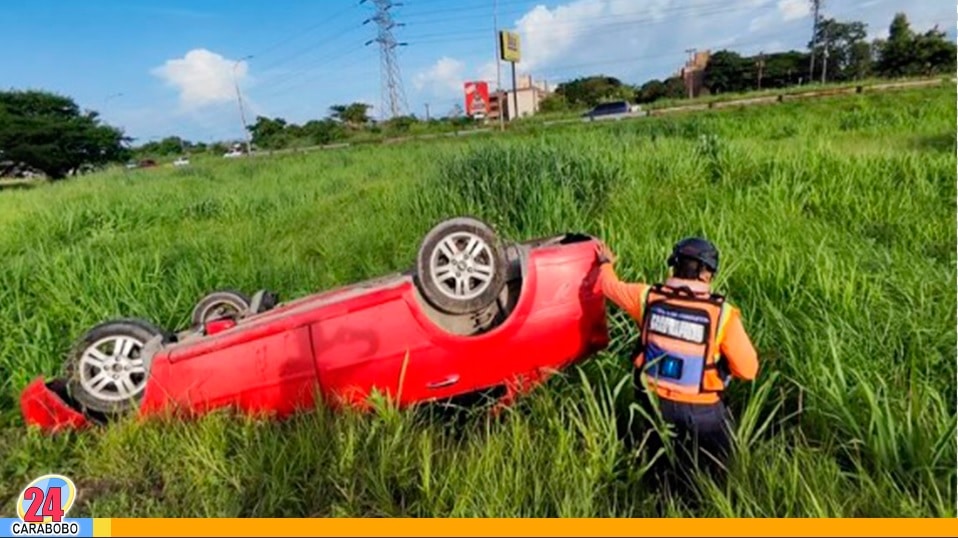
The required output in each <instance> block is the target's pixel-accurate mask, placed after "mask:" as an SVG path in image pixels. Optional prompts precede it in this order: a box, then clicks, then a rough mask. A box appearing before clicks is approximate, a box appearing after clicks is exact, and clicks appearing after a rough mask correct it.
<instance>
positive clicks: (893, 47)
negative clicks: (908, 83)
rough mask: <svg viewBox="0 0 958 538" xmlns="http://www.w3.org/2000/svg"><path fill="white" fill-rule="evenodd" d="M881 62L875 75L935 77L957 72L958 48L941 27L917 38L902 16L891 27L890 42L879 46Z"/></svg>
mask: <svg viewBox="0 0 958 538" xmlns="http://www.w3.org/2000/svg"><path fill="white" fill-rule="evenodd" d="M875 47H876V49H877V53H878V54H877V55H878V61H877V62H876V66H875V71H876V72H877V73H878V74H879V75H881V76H884V77H905V76H914V75H933V74H936V73H946V72H947V73H953V72H954V71H955V54H956V47H955V44H954V43H952V42H951V41H949V40H947V39H946V38H945V33H944V32H941V31H939V30H938V28H937V27H935V28H932V29H931V30H928V31H927V32H925V33H923V34H916V33H915V32H914V31H913V30H912V29H911V25H910V24H909V22H908V17H907V16H905V14H904V13H898V14H896V15H895V18H894V19H892V22H891V25H889V27H888V38H887V39H885V40H881V41H877V42H876V43H875Z"/></svg>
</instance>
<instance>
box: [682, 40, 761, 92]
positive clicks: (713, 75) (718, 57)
mask: <svg viewBox="0 0 958 538" xmlns="http://www.w3.org/2000/svg"><path fill="white" fill-rule="evenodd" d="M752 65H753V62H751V61H749V60H748V59H747V58H743V57H742V55H741V54H739V53H737V52H733V51H730V50H720V51H718V52H716V53H715V54H712V55H711V57H709V61H708V64H706V66H705V74H704V77H705V80H704V83H703V85H704V86H705V87H706V88H708V89H709V91H710V92H712V93H734V92H741V91H745V90H746V89H749V88H752V87H754V85H755V83H754V80H755V79H754V78H753V77H752ZM679 81H680V82H681V79H679Z"/></svg>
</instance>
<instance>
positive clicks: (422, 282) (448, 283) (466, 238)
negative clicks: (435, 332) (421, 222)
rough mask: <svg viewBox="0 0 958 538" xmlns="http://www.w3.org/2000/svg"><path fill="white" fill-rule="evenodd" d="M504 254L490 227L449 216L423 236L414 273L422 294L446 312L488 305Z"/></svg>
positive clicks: (498, 286)
mask: <svg viewBox="0 0 958 538" xmlns="http://www.w3.org/2000/svg"><path fill="white" fill-rule="evenodd" d="M505 274H506V258H505V253H504V251H503V248H502V247H501V245H500V243H499V240H498V238H497V237H496V234H495V232H494V231H493V229H492V228H491V227H490V226H489V225H487V224H486V223H484V222H482V221H480V220H477V219H474V218H470V217H459V218H454V219H449V220H446V221H443V222H441V223H439V224H438V225H437V226H435V227H434V228H433V229H432V230H430V232H429V233H428V234H427V235H426V237H425V239H423V242H422V246H421V247H420V249H419V256H418V260H417V277H418V282H419V286H420V289H421V291H422V293H423V295H424V296H425V297H426V300H428V301H429V302H430V303H432V304H433V305H434V306H435V307H436V308H438V309H440V310H443V311H444V312H447V313H450V314H469V313H473V312H476V311H479V310H481V309H483V308H485V307H486V306H489V305H490V304H491V303H492V302H493V301H495V300H496V298H497V297H498V296H499V293H500V291H501V290H502V286H503V285H504V284H505Z"/></svg>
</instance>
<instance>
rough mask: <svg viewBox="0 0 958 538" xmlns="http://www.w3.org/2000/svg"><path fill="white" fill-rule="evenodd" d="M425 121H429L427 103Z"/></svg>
mask: <svg viewBox="0 0 958 538" xmlns="http://www.w3.org/2000/svg"><path fill="white" fill-rule="evenodd" d="M426 121H427V122H428V121H429V103H426Z"/></svg>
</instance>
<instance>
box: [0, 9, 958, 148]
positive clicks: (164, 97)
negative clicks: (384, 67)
mask: <svg viewBox="0 0 958 538" xmlns="http://www.w3.org/2000/svg"><path fill="white" fill-rule="evenodd" d="M395 1H396V3H397V4H400V5H395V6H393V7H392V8H391V9H390V10H389V11H390V13H391V14H392V17H393V19H394V20H395V22H396V23H397V26H396V27H395V28H394V29H393V34H394V36H395V38H396V40H397V41H398V42H400V43H403V44H404V45H403V46H400V47H398V48H397V49H396V51H397V58H398V63H399V67H400V77H401V81H402V87H403V90H404V92H403V93H404V95H405V102H406V105H407V106H406V112H407V113H410V114H415V115H417V116H419V117H423V116H425V114H426V110H427V107H428V110H429V113H430V115H432V116H442V115H446V114H448V113H450V112H451V111H452V109H453V107H454V106H455V105H456V104H459V105H460V106H463V105H462V101H463V84H464V83H465V82H466V81H470V80H486V81H488V82H489V83H490V88H494V87H495V86H496V81H497V77H498V76H501V81H502V87H504V88H508V87H511V71H510V68H509V65H508V64H506V63H503V64H502V65H501V66H500V70H499V72H498V73H497V67H496V61H495V59H496V44H495V38H494V35H495V34H494V31H495V26H494V20H498V26H499V28H500V29H505V30H512V31H517V32H518V33H519V35H520V39H521V47H522V49H521V53H522V58H521V60H520V61H519V63H518V64H517V66H516V68H517V71H518V73H519V74H520V75H524V74H529V75H531V76H532V78H533V79H534V80H542V81H547V82H549V83H551V84H553V85H555V84H557V83H559V82H562V81H563V80H568V79H571V78H575V77H577V76H587V75H594V74H603V75H608V76H615V77H618V78H619V79H621V80H623V81H624V82H627V83H642V82H645V81H646V80H649V79H651V78H659V79H661V78H665V77H668V76H670V75H672V74H674V73H675V72H676V71H677V70H678V69H679V68H680V67H681V65H682V64H683V62H684V61H685V60H686V58H687V57H688V52H687V50H689V49H698V50H706V49H710V50H713V51H715V50H718V49H721V48H728V49H732V50H736V51H738V52H741V53H743V54H754V53H757V52H760V51H764V52H772V51H777V50H789V49H797V50H804V49H805V48H806V45H807V43H808V40H809V37H810V35H811V25H812V19H811V14H810V11H809V5H810V2H809V0H570V1H563V0H559V1H550V2H536V1H529V0H455V1H454V0H395ZM823 5H824V8H823V12H824V15H825V16H826V17H833V18H836V19H838V20H860V21H863V22H865V23H866V24H867V25H868V31H869V34H870V37H871V38H874V37H882V36H884V35H887V29H888V24H889V23H890V22H891V19H892V17H893V16H894V14H895V13H896V12H899V11H901V12H904V13H906V14H907V15H908V18H909V20H910V22H911V23H912V28H913V29H916V30H920V31H924V30H927V29H930V28H931V27H932V26H934V25H936V24H937V25H938V27H939V29H942V30H944V31H946V32H948V35H949V37H950V38H952V39H954V36H955V33H956V27H958V22H956V9H955V4H954V1H953V0H917V1H916V0H858V1H852V0H823ZM374 14H375V6H374V1H373V0H365V1H363V2H360V0H272V1H269V2H267V1H266V0H257V1H253V0H231V1H227V0H193V1H187V0H162V1H161V0H123V1H121V0H84V1H82V2H81V1H69V0H59V1H55V0H30V1H29V2H17V1H15V0H6V1H4V2H3V5H2V6H0V20H3V21H5V24H4V31H3V34H2V36H0V42H6V43H7V47H6V50H7V53H6V54H3V55H0V79H2V82H0V87H3V88H4V89H11V88H12V89H42V90H47V91H53V92H57V93H60V94H63V95H67V96H69V97H71V98H73V99H74V100H76V102H77V103H78V104H79V105H80V106H82V107H83V108H85V109H91V110H96V111H98V112H99V113H100V114H101V117H102V118H103V120H104V121H105V122H107V123H109V124H111V125H115V126H117V127H120V128H122V129H123V130H124V131H125V132H126V134H127V135H128V136H131V137H134V138H135V140H136V141H135V144H139V143H143V142H146V141H149V140H157V139H160V138H162V137H164V136H170V135H176V136H181V137H184V138H186V139H188V140H191V141H198V142H212V141H217V140H229V139H240V138H242V137H243V127H242V117H241V112H240V107H239V102H238V100H237V91H236V88H237V86H238V87H239V88H240V90H241V95H242V97H243V103H244V105H245V107H244V108H245V113H246V119H247V121H248V122H250V123H251V122H253V121H255V117H256V116H259V115H262V116H267V117H271V118H275V117H281V118H284V119H285V120H286V121H288V122H294V123H304V122H306V121H309V120H310V119H321V118H323V117H325V116H327V115H328V113H329V107H330V106H332V105H335V104H347V103H351V102H355V101H360V102H365V103H368V104H370V105H372V106H373V108H372V110H371V113H372V115H374V116H377V117H378V116H379V114H380V109H381V108H382V106H381V104H382V103H381V92H380V78H381V77H380V58H379V47H378V44H377V43H375V42H373V43H369V44H368V45H367V42H369V41H370V40H372V39H375V38H376V36H377V34H376V31H377V29H376V24H375V22H373V21H370V22H366V23H365V24H364V22H365V21H367V20H368V19H370V18H371V17H373V16H374Z"/></svg>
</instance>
